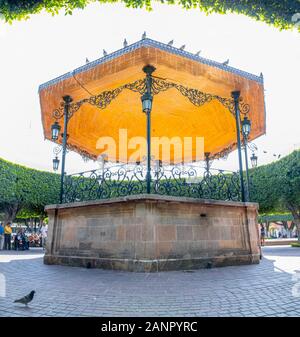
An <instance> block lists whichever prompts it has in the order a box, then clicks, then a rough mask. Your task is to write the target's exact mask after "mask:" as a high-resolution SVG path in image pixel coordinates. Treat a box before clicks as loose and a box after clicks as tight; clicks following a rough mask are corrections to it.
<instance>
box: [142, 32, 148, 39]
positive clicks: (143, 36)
mask: <svg viewBox="0 0 300 337" xmlns="http://www.w3.org/2000/svg"><path fill="white" fill-rule="evenodd" d="M146 37H147V36H146V32H144V33H143V35H142V40H144V39H145V38H146Z"/></svg>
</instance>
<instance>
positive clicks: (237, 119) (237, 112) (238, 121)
mask: <svg viewBox="0 0 300 337" xmlns="http://www.w3.org/2000/svg"><path fill="white" fill-rule="evenodd" d="M231 96H232V98H233V99H234V111H235V122H236V136H237V150H238V156H239V171H240V183H241V194H242V201H243V202H245V201H246V195H245V186H244V177H243V162H242V149H241V129H240V124H241V118H240V109H239V99H240V92H239V91H233V92H232V93H231Z"/></svg>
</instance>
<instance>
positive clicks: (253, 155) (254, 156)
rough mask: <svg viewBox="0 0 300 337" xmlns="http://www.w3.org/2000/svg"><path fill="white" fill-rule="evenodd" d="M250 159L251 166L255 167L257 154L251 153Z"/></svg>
mask: <svg viewBox="0 0 300 337" xmlns="http://www.w3.org/2000/svg"><path fill="white" fill-rule="evenodd" d="M250 159H251V165H252V167H257V156H256V155H255V154H254V152H253V153H252V156H251V157H250Z"/></svg>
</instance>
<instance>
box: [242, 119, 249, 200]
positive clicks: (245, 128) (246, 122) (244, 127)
mask: <svg viewBox="0 0 300 337" xmlns="http://www.w3.org/2000/svg"><path fill="white" fill-rule="evenodd" d="M250 131H251V121H250V120H249V119H248V118H247V117H244V119H243V121H242V133H243V138H244V151H245V163H246V178H247V201H250V178H249V166H248V150H247V147H248V137H249V134H250Z"/></svg>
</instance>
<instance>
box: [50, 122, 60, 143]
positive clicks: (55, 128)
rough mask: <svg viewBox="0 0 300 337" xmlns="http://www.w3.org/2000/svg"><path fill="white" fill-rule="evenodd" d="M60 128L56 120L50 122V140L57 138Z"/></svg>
mask: <svg viewBox="0 0 300 337" xmlns="http://www.w3.org/2000/svg"><path fill="white" fill-rule="evenodd" d="M60 129H61V127H60V125H59V124H58V122H55V123H54V124H52V126H51V135H52V140H57V139H58V136H59V132H60Z"/></svg>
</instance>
